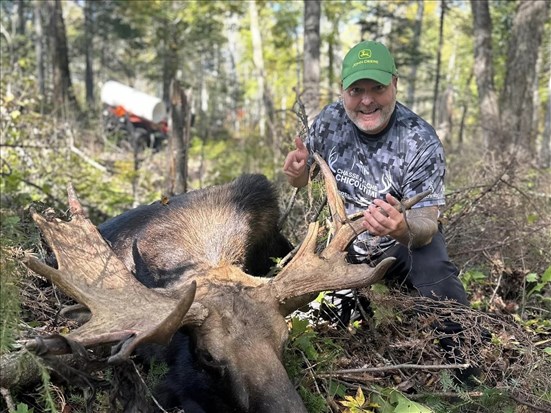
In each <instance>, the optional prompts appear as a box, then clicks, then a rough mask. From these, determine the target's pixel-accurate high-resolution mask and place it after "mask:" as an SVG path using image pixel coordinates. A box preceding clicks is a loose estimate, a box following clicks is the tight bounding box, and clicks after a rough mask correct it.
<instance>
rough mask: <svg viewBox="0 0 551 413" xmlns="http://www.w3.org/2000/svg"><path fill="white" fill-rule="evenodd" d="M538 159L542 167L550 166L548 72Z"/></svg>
mask: <svg viewBox="0 0 551 413" xmlns="http://www.w3.org/2000/svg"><path fill="white" fill-rule="evenodd" d="M539 159H540V162H539V164H540V166H541V167H542V168H549V167H551V73H549V82H548V83H547V109H546V111H545V127H544V129H543V138H542V140H541V150H540V156H539Z"/></svg>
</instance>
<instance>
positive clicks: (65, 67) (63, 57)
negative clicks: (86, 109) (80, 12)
mask: <svg viewBox="0 0 551 413" xmlns="http://www.w3.org/2000/svg"><path fill="white" fill-rule="evenodd" d="M48 5H49V7H50V18H51V20H50V22H51V23H50V36H51V39H52V41H51V53H52V65H53V89H54V105H55V107H56V109H58V110H61V112H62V113H63V114H64V115H68V113H69V111H70V110H71V111H72V112H73V113H74V112H76V113H78V112H80V109H79V107H78V102H77V100H76V97H75V94H74V91H73V85H72V82H71V72H70V70H69V49H68V47H67V37H66V34H65V22H64V21H63V11H62V8H61V0H49V1H48Z"/></svg>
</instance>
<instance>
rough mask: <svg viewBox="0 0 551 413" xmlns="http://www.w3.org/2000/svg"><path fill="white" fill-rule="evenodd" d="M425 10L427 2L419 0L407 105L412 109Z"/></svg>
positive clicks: (419, 61)
mask: <svg viewBox="0 0 551 413" xmlns="http://www.w3.org/2000/svg"><path fill="white" fill-rule="evenodd" d="M424 11H425V3H424V1H423V0H417V14H416V15H415V26H414V28H413V40H412V52H413V59H412V64H411V72H410V74H409V82H408V92H407V98H406V105H407V106H408V107H410V108H412V109H414V106H415V81H416V79H417V67H418V66H419V64H420V63H421V55H420V53H419V44H420V40H421V31H422V29H423V13H424Z"/></svg>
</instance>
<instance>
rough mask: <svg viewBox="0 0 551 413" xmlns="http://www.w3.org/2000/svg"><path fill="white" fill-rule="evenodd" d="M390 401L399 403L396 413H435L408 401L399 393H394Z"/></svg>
mask: <svg viewBox="0 0 551 413" xmlns="http://www.w3.org/2000/svg"><path fill="white" fill-rule="evenodd" d="M390 399H391V402H393V403H395V402H398V404H397V406H396V408H395V409H394V413H434V411H433V410H432V409H430V408H428V407H426V406H424V405H422V404H420V403H416V402H414V401H413V400H410V399H408V398H407V397H406V396H404V395H403V394H402V393H400V392H399V391H393V392H392V394H391V396H390Z"/></svg>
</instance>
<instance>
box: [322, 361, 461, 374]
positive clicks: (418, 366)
mask: <svg viewBox="0 0 551 413" xmlns="http://www.w3.org/2000/svg"><path fill="white" fill-rule="evenodd" d="M470 366H471V365H470V364H434V365H425V364H394V365H391V366H379V367H364V368H361V369H344V370H334V371H332V372H330V373H323V374H319V375H318V376H320V377H330V376H333V375H336V374H354V373H374V372H381V371H390V370H404V369H415V370H446V369H466V368H468V367H470Z"/></svg>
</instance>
